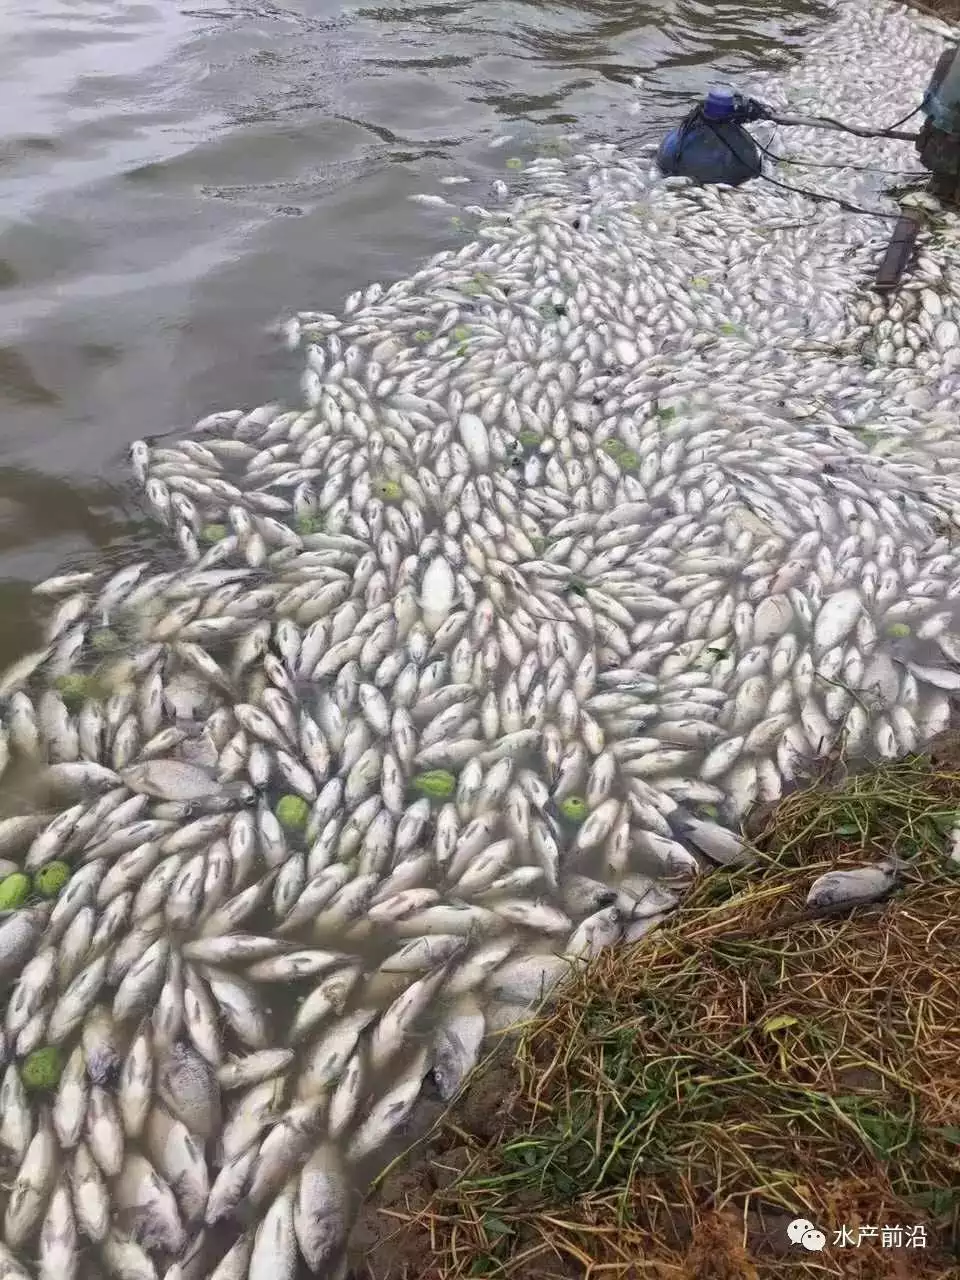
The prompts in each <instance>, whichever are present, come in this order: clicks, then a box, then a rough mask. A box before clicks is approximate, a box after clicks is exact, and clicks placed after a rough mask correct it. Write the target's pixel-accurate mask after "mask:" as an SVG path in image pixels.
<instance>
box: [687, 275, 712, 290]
mask: <svg viewBox="0 0 960 1280" xmlns="http://www.w3.org/2000/svg"><path fill="white" fill-rule="evenodd" d="M690 283H691V284H692V285H693V287H694V288H695V289H709V287H710V281H709V280H708V279H707V277H706V276H693V277H691V280H690Z"/></svg>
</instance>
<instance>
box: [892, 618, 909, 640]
mask: <svg viewBox="0 0 960 1280" xmlns="http://www.w3.org/2000/svg"><path fill="white" fill-rule="evenodd" d="M909 634H910V628H909V627H908V626H907V624H906V623H905V622H891V623H890V625H889V627H887V635H888V636H890V638H891V639H892V640H903V639H905V637H906V636H908V635H909Z"/></svg>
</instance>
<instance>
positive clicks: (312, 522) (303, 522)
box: [296, 516, 323, 535]
mask: <svg viewBox="0 0 960 1280" xmlns="http://www.w3.org/2000/svg"><path fill="white" fill-rule="evenodd" d="M296 528H297V533H302V534H304V535H309V534H311V533H320V532H321V531H322V529H323V521H322V520H321V519H320V517H319V516H297V521H296Z"/></svg>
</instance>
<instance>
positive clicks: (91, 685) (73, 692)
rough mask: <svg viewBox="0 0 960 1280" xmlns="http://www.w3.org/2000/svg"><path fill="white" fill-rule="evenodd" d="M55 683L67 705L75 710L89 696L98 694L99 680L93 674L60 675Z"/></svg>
mask: <svg viewBox="0 0 960 1280" xmlns="http://www.w3.org/2000/svg"><path fill="white" fill-rule="evenodd" d="M55 684H56V686H57V690H58V692H59V694H60V697H61V698H63V700H64V702H65V703H66V704H67V707H68V708H69V709H70V710H71V711H75V710H76V709H77V707H80V706H82V705H83V703H84V702H86V700H87V698H90V697H93V696H95V695H96V690H97V682H96V681H95V680H94V679H93V678H92V677H91V676H76V675H74V676H60V677H59V678H58V679H57V680H56V681H55Z"/></svg>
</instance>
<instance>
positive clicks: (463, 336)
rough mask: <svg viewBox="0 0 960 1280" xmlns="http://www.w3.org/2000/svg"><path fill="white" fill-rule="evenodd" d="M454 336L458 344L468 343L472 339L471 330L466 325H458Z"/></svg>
mask: <svg viewBox="0 0 960 1280" xmlns="http://www.w3.org/2000/svg"><path fill="white" fill-rule="evenodd" d="M453 336H454V337H455V338H456V340H457V341H458V342H466V340H467V339H468V338H469V337H470V329H469V328H468V326H467V325H465V324H458V325H457V327H456V329H454V331H453Z"/></svg>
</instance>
